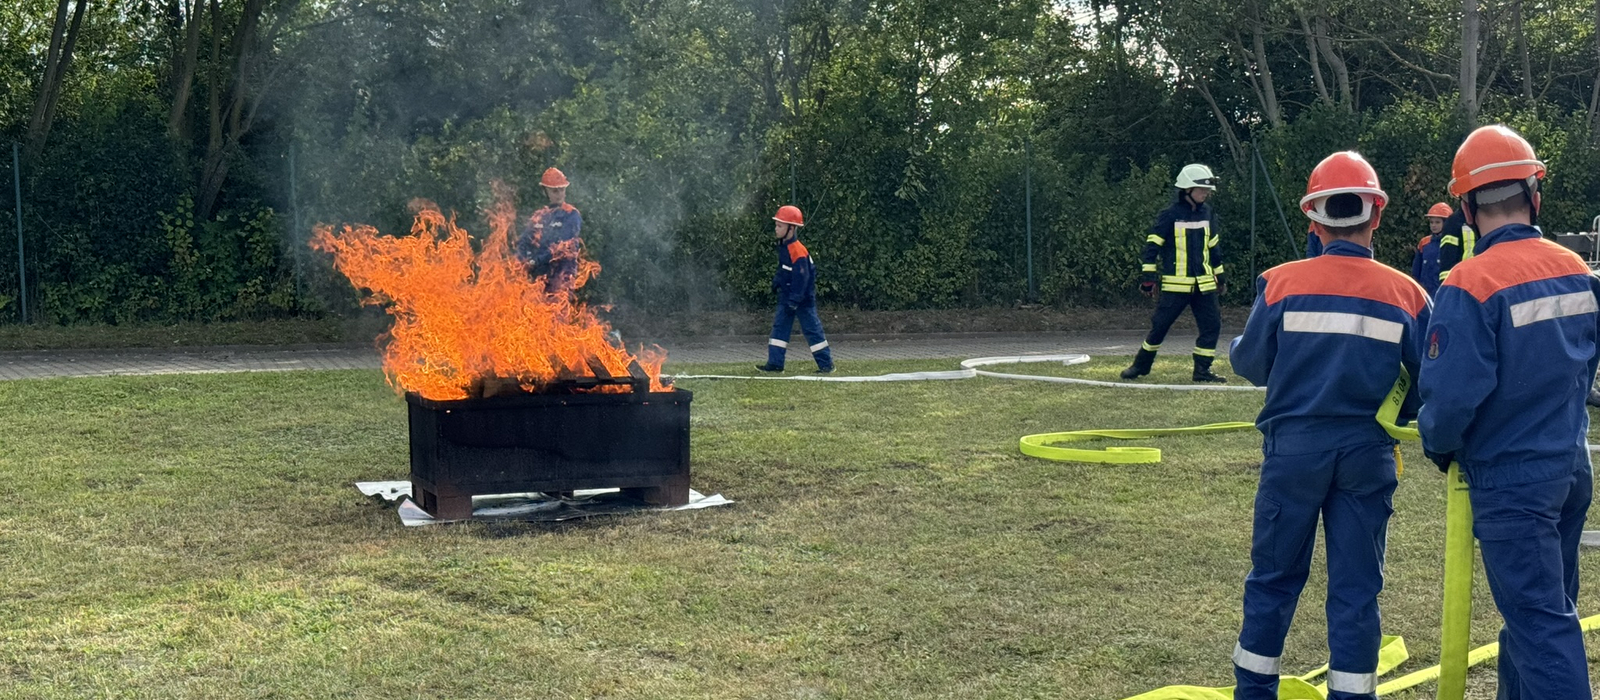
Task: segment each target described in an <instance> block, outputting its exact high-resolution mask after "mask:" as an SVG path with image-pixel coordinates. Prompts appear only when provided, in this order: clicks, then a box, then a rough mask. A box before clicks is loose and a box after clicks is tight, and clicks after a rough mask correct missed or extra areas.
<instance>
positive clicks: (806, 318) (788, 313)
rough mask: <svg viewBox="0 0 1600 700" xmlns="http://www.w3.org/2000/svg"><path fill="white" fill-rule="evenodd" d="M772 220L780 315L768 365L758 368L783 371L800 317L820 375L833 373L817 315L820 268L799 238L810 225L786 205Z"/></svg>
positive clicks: (774, 324) (770, 341) (769, 346)
mask: <svg viewBox="0 0 1600 700" xmlns="http://www.w3.org/2000/svg"><path fill="white" fill-rule="evenodd" d="M772 220H773V221H775V222H777V223H776V224H775V225H774V233H775V235H776V237H777V243H778V271H777V272H776V273H774V274H773V275H772V291H774V292H777V293H778V313H777V316H776V317H775V318H774V319H773V320H772V337H771V338H769V339H767V362H766V364H761V365H756V369H758V370H761V371H762V372H782V371H783V359H784V355H786V354H788V349H789V334H790V333H791V332H793V330H794V321H795V319H796V318H798V319H800V332H801V333H804V334H805V336H806V342H808V343H810V344H811V357H812V359H814V360H816V361H817V373H819V374H827V373H829V372H832V371H833V350H831V349H829V348H828V338H827V336H825V335H823V334H822V318H821V317H820V316H818V315H817V268H816V265H814V264H813V263H812V260H811V253H810V251H807V250H806V247H805V245H804V244H802V243H801V242H800V239H799V238H798V234H799V232H800V227H802V226H805V225H806V224H805V217H804V216H803V215H802V214H801V213H800V208H799V207H796V206H792V205H784V206H781V207H778V213H777V214H775V215H774V216H773V217H772Z"/></svg>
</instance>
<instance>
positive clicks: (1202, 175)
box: [1122, 163, 1228, 382]
mask: <svg viewBox="0 0 1600 700" xmlns="http://www.w3.org/2000/svg"><path fill="white" fill-rule="evenodd" d="M1173 184H1174V186H1175V187H1176V188H1177V193H1176V199H1175V200H1174V201H1173V203H1172V205H1171V206H1169V207H1167V208H1166V209H1164V210H1162V212H1161V213H1160V214H1158V215H1156V223H1155V224H1154V225H1152V226H1151V227H1150V231H1149V235H1148V236H1146V238H1145V245H1144V255H1143V256H1142V262H1143V267H1142V268H1141V269H1140V281H1139V290H1140V291H1142V292H1144V294H1145V296H1150V297H1153V296H1156V285H1157V284H1158V283H1159V284H1160V289H1161V295H1160V297H1161V300H1160V302H1158V303H1157V304H1156V311H1155V314H1153V315H1152V316H1151V317H1150V334H1149V335H1148V336H1146V337H1145V340H1144V345H1143V346H1141V347H1140V348H1139V352H1138V354H1136V355H1134V357H1133V364H1132V365H1130V366H1129V367H1128V368H1127V369H1125V370H1122V378H1123V379H1137V378H1139V377H1142V376H1144V375H1146V374H1149V373H1150V365H1151V364H1153V363H1154V362H1155V360H1156V353H1157V352H1158V351H1160V350H1161V342H1162V341H1163V340H1165V339H1166V337H1167V331H1168V330H1169V329H1171V328H1172V324H1173V322H1174V321H1177V320H1178V317H1179V316H1181V315H1183V310H1184V308H1191V309H1193V310H1194V321H1195V324H1196V325H1198V326H1199V327H1200V335H1199V337H1197V338H1196V339H1195V341H1194V375H1193V379H1194V381H1197V382H1226V381H1228V380H1226V379H1223V378H1222V377H1220V376H1218V375H1217V374H1216V373H1214V372H1212V371H1211V363H1212V362H1213V361H1215V360H1216V359H1217V336H1218V334H1220V333H1221V332H1222V309H1221V308H1220V307H1219V306H1218V305H1217V294H1218V293H1219V292H1222V291H1226V289H1227V286H1226V285H1225V284H1224V283H1223V277H1222V276H1223V267H1222V245H1221V241H1222V235H1221V234H1220V233H1218V232H1217V222H1216V218H1215V217H1214V216H1213V215H1212V213H1211V207H1210V206H1209V205H1207V204H1206V200H1207V199H1209V198H1210V197H1211V193H1212V192H1214V191H1216V189H1217V185H1216V178H1215V177H1214V176H1213V175H1212V174H1211V169H1210V168H1207V167H1206V166H1204V165H1200V164H1198V163H1195V164H1191V165H1185V166H1183V170H1181V171H1179V172H1178V178H1177V181H1176V182H1175V183H1173ZM1158 261H1159V262H1158Z"/></svg>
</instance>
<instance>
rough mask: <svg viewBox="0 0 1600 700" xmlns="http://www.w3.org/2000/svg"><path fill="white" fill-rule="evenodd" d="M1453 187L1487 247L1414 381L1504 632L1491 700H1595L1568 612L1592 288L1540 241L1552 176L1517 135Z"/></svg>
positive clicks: (1475, 154)
mask: <svg viewBox="0 0 1600 700" xmlns="http://www.w3.org/2000/svg"><path fill="white" fill-rule="evenodd" d="M1451 173H1452V175H1453V176H1454V177H1453V179H1451V180H1450V194H1452V195H1455V196H1457V197H1460V198H1461V208H1460V213H1461V214H1462V215H1463V216H1464V218H1465V220H1466V222H1467V224H1469V225H1471V226H1472V227H1473V228H1475V229H1477V230H1479V231H1485V232H1487V233H1485V234H1484V235H1483V237H1482V238H1480V239H1479V240H1478V243H1477V244H1478V254H1477V255H1476V256H1474V257H1472V258H1471V259H1468V260H1464V261H1462V262H1461V264H1460V265H1457V266H1456V268H1455V270H1454V271H1452V272H1451V273H1450V276H1449V277H1447V278H1446V279H1445V281H1444V284H1443V285H1442V286H1441V287H1440V288H1439V294H1438V296H1437V297H1435V306H1434V314H1433V322H1432V324H1431V325H1429V327H1428V334H1427V338H1426V345H1425V351H1424V359H1423V363H1422V376H1421V378H1420V380H1419V385H1420V388H1421V392H1422V398H1423V402H1424V404H1423V407H1422V414H1421V416H1419V418H1418V420H1417V427H1418V429H1419V430H1420V431H1421V432H1422V446H1423V449H1424V450H1426V452H1427V454H1428V458H1429V459H1432V460H1433V461H1434V463H1436V464H1438V465H1439V467H1440V468H1441V469H1445V468H1446V467H1447V466H1448V465H1449V464H1450V462H1451V461H1452V460H1454V461H1456V462H1458V463H1459V464H1460V465H1461V474H1462V477H1463V478H1464V479H1465V480H1466V482H1467V486H1468V491H1467V493H1468V497H1469V498H1470V500H1471V502H1472V532H1473V535H1474V536H1476V537H1477V539H1478V544H1479V548H1480V551H1481V552H1482V553H1483V568H1484V572H1485V573H1486V574H1487V575H1488V579H1489V590H1490V591H1491V592H1492V593H1493V594H1494V602H1495V606H1496V607H1498V608H1499V609H1500V615H1501V617H1503V618H1504V619H1505V626H1504V627H1502V628H1501V630H1500V664H1499V668H1500V671H1499V681H1500V691H1499V697H1500V698H1509V699H1511V700H1516V699H1518V698H1525V699H1527V700H1534V699H1537V700H1572V699H1573V698H1590V697H1591V692H1590V687H1589V664H1588V661H1587V659H1586V658H1585V656H1584V649H1583V632H1582V630H1580V629H1579V627H1578V613H1577V608H1576V606H1575V601H1576V600H1577V598H1578V540H1579V537H1580V536H1581V535H1582V533H1583V523H1584V518H1585V517H1586V516H1587V515H1588V512H1589V502H1590V499H1591V493H1592V490H1591V489H1592V486H1591V485H1592V483H1593V477H1592V475H1591V472H1590V466H1589V451H1588V449H1587V447H1586V445H1585V439H1584V436H1585V434H1586V433H1587V432H1588V429H1589V414H1588V412H1587V411H1586V410H1585V409H1584V405H1583V401H1584V396H1585V394H1587V393H1588V390H1589V383H1590V382H1591V381H1592V380H1593V379H1594V376H1595V365H1596V356H1595V339H1596V336H1597V333H1600V330H1597V324H1600V302H1597V296H1600V282H1597V281H1596V279H1595V277H1594V276H1592V275H1590V274H1589V268H1588V266H1586V265H1585V264H1584V262H1583V260H1582V258H1580V257H1578V255H1577V254H1576V253H1573V252H1572V251H1569V250H1567V249H1565V248H1562V247H1561V246H1559V245H1557V244H1555V243H1553V242H1551V241H1546V240H1544V239H1543V238H1541V237H1540V235H1539V230H1538V229H1536V228H1534V224H1536V223H1537V222H1538V216H1539V204H1540V198H1539V181H1540V179H1542V178H1543V177H1544V174H1545V166H1544V163H1542V162H1540V161H1539V159H1538V156H1536V155H1535V154H1534V151H1533V147H1532V146H1530V145H1529V144H1528V142H1527V141H1526V140H1524V139H1523V138H1522V136H1521V135H1519V134H1517V132H1515V131H1512V130H1511V129H1508V128H1506V127H1504V126H1500V125H1495V126H1486V127H1482V128H1480V129H1478V130H1477V131H1474V132H1472V134H1471V135H1469V136H1467V139H1466V141H1464V142H1462V144H1461V148H1460V149H1459V150H1457V151H1456V157H1455V163H1454V164H1453V166H1452V168H1451ZM1451 231H1452V229H1450V228H1449V225H1448V224H1446V228H1445V233H1446V234H1448V233H1450V232H1451Z"/></svg>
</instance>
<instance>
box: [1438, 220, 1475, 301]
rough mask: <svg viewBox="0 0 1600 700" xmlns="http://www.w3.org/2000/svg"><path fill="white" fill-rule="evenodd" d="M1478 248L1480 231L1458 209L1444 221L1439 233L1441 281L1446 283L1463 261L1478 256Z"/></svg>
mask: <svg viewBox="0 0 1600 700" xmlns="http://www.w3.org/2000/svg"><path fill="white" fill-rule="evenodd" d="M1477 247H1478V229H1477V228H1475V227H1473V226H1472V224H1471V223H1470V222H1468V221H1467V220H1466V218H1465V213H1464V212H1463V211H1462V210H1461V209H1459V208H1458V209H1456V210H1455V211H1454V212H1452V213H1451V214H1450V216H1449V217H1448V218H1446V219H1445V220H1444V226H1443V230H1442V231H1440V233H1439V281H1440V282H1441V283H1442V282H1444V279H1445V278H1446V277H1449V276H1450V271H1451V270H1453V269H1455V266H1456V265H1459V264H1461V261H1463V260H1468V259H1470V258H1472V256H1473V255H1476V254H1477Z"/></svg>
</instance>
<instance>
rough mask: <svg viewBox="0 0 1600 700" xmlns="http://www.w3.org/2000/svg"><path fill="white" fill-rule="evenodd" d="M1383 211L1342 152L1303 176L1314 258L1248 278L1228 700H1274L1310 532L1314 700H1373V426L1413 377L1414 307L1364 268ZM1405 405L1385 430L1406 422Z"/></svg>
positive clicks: (1378, 433)
mask: <svg viewBox="0 0 1600 700" xmlns="http://www.w3.org/2000/svg"><path fill="white" fill-rule="evenodd" d="M1387 202H1388V196H1387V195H1385V194H1384V192H1383V190H1382V188H1381V187H1380V186H1379V184H1378V175H1377V173H1376V172H1374V171H1373V169H1372V166H1371V165H1369V164H1368V163H1367V161H1366V160H1365V159H1363V158H1362V157H1361V156H1360V155H1359V154H1357V153H1355V152H1353V151H1346V152H1342V153H1335V154H1333V155H1331V156H1329V157H1328V158H1327V159H1325V160H1323V161H1322V163H1321V164H1319V165H1318V166H1317V168H1316V170H1314V171H1312V173H1311V179H1310V183H1309V185H1308V186H1307V188H1306V196H1305V198H1304V199H1302V200H1300V206H1301V209H1303V210H1304V211H1305V213H1306V216H1307V217H1309V218H1310V219H1311V220H1312V221H1313V222H1314V224H1315V227H1316V229H1317V232H1318V234H1319V235H1320V236H1321V237H1322V240H1323V243H1324V244H1325V248H1324V251H1323V254H1322V255H1320V256H1318V257H1315V258H1311V259H1309V260H1299V261H1294V262H1289V263H1286V264H1283V265H1279V266H1278V267H1274V268H1272V269H1270V270H1267V271H1266V272H1264V273H1262V275H1261V277H1260V279H1259V280H1257V282H1256V301H1255V306H1254V307H1253V308H1252V309H1251V310H1250V319H1249V321H1247V322H1246V324H1245V329H1244V335H1242V336H1240V337H1238V338H1236V339H1234V341H1233V347H1232V351H1231V354H1230V360H1231V361H1232V363H1233V370H1234V371H1235V372H1237V373H1238V374H1239V376H1241V377H1244V378H1245V379H1248V380H1250V383H1252V384H1254V385H1256V386H1265V387H1267V400H1266V406H1265V407H1264V408H1262V410H1261V414H1260V415H1259V416H1258V417H1257V418H1256V426H1257V427H1258V428H1259V429H1260V430H1261V434H1262V437H1263V441H1262V446H1261V451H1262V454H1263V456H1264V460H1263V461H1262V463H1261V483H1260V485H1259V487H1258V489H1257V491H1256V501H1255V525H1254V528H1253V534H1252V541H1251V545H1250V564H1251V567H1250V575H1249V576H1248V577H1247V578H1245V583H1244V625H1243V628H1242V629H1241V631H1240V632H1239V643H1238V645H1237V646H1236V647H1234V652H1233V663H1234V677H1235V678H1236V679H1237V681H1238V685H1237V687H1236V688H1235V689H1234V695H1233V697H1234V698H1236V700H1275V699H1276V698H1277V697H1278V674H1279V672H1280V670H1281V663H1280V659H1281V658H1282V656H1283V643H1284V638H1285V636H1286V635H1287V634H1288V632H1289V623H1290V621H1291V620H1293V618H1294V612H1295V607H1296V605H1297V604H1298V603H1299V599H1300V592H1301V590H1302V589H1303V588H1304V587H1305V584H1306V579H1307V577H1308V576H1309V574H1310V571H1311V553H1312V550H1313V549H1314V548H1315V547H1314V545H1315V543H1316V530H1317V519H1318V516H1319V515H1320V516H1321V518H1322V523H1323V528H1324V530H1325V532H1326V535H1327V552H1328V598H1327V608H1328V648H1329V650H1330V652H1331V658H1330V659H1329V671H1328V697H1329V698H1331V699H1333V700H1349V699H1350V698H1376V697H1377V696H1376V694H1375V693H1376V688H1377V673H1376V672H1377V668H1378V645H1379V642H1380V633H1379V625H1378V623H1379V616H1378V592H1379V591H1381V590H1382V589H1383V560H1384V548H1385V544H1386V538H1387V532H1388V523H1389V515H1390V513H1392V512H1393V510H1394V509H1393V497H1394V490H1395V486H1396V484H1397V481H1396V459H1395V457H1396V455H1395V448H1394V445H1395V440H1394V439H1393V438H1391V437H1389V434H1388V433H1387V432H1385V431H1384V429H1383V428H1382V427H1380V425H1379V423H1378V421H1377V414H1378V410H1379V408H1380V407H1381V406H1382V405H1383V403H1384V401H1385V400H1386V399H1387V398H1388V396H1389V395H1390V393H1391V392H1392V391H1394V388H1395V386H1396V381H1397V379H1398V378H1399V376H1400V372H1401V370H1402V368H1404V370H1405V371H1407V372H1409V373H1410V376H1416V372H1417V366H1418V363H1419V362H1420V359H1421V358H1420V354H1421V347H1420V342H1419V341H1420V339H1421V337H1422V333H1423V329H1424V328H1425V327H1426V325H1427V322H1428V297H1427V294H1425V293H1424V292H1423V291H1422V287H1420V286H1418V285H1417V283H1416V282H1415V281H1413V280H1411V279H1410V278H1409V277H1407V276H1406V274H1405V273H1403V272H1400V271H1398V270H1395V269H1393V268H1390V267H1388V266H1386V265H1383V264H1382V263H1379V262H1377V261H1375V260H1373V259H1372V232H1373V230H1374V229H1376V228H1377V227H1378V223H1379V218H1380V215H1381V214H1382V211H1383V207H1384V206H1385V205H1386V204H1387ZM1419 403H1420V402H1419V401H1418V399H1417V395H1416V393H1415V392H1414V391H1411V392H1408V393H1407V395H1406V396H1405V399H1404V401H1403V402H1402V404H1401V409H1400V415H1399V418H1400V419H1401V422H1405V421H1406V420H1408V419H1409V418H1410V417H1412V416H1415V415H1416V410H1417V406H1418V404H1419Z"/></svg>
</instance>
